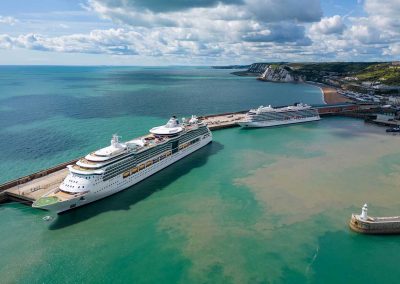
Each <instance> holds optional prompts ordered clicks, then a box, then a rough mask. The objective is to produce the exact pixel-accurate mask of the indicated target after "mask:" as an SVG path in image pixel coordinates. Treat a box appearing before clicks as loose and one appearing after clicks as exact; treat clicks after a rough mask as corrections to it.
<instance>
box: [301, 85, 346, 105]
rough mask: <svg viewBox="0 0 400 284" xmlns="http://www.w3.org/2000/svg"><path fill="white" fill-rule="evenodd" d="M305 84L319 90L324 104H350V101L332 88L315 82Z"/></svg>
mask: <svg viewBox="0 0 400 284" xmlns="http://www.w3.org/2000/svg"><path fill="white" fill-rule="evenodd" d="M305 84H309V85H311V86H315V87H318V88H319V89H320V90H321V94H322V98H323V100H324V103H325V104H340V103H350V102H352V101H351V100H350V99H348V98H346V97H345V96H343V95H341V94H339V93H338V91H337V89H336V88H334V87H331V86H328V85H324V84H321V83H316V82H305Z"/></svg>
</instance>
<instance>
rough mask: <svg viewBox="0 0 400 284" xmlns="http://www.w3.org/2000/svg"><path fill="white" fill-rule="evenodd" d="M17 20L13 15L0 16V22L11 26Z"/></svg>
mask: <svg viewBox="0 0 400 284" xmlns="http://www.w3.org/2000/svg"><path fill="white" fill-rule="evenodd" d="M18 22H19V21H18V20H17V19H16V18H14V17H10V16H6V17H5V16H0V24H6V25H10V26H13V25H15V24H16V23H18Z"/></svg>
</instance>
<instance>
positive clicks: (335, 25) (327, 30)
mask: <svg viewBox="0 0 400 284" xmlns="http://www.w3.org/2000/svg"><path fill="white" fill-rule="evenodd" d="M344 28H345V25H344V23H343V20H342V17H341V16H339V15H335V16H333V17H327V18H322V19H321V21H319V22H318V23H314V24H312V25H311V28H310V30H311V32H315V33H321V34H326V35H327V34H341V33H342V32H343V30H344Z"/></svg>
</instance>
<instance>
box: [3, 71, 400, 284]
mask: <svg viewBox="0 0 400 284" xmlns="http://www.w3.org/2000/svg"><path fill="white" fill-rule="evenodd" d="M42 68H43V69H41V68H37V69H36V68H33V67H30V68H27V69H25V68H23V67H19V68H16V69H15V71H12V72H10V70H9V69H6V70H5V69H1V68H0V70H1V72H0V73H1V76H2V77H3V78H5V77H7V78H9V79H10V80H9V85H7V84H5V83H4V84H2V86H1V89H2V92H1V101H0V102H1V103H0V106H1V112H0V113H1V120H0V123H1V124H2V127H1V128H0V129H1V133H0V135H2V139H1V141H2V142H1V143H7V145H8V147H9V150H8V151H10V152H8V151H6V150H4V149H3V148H4V147H1V149H2V150H1V151H3V152H1V170H2V171H4V172H5V176H2V179H3V180H6V179H8V178H13V177H16V176H18V175H20V174H23V173H26V172H30V171H33V170H36V169H40V168H42V167H43V166H48V165H52V164H54V163H56V162H59V161H64V160H66V159H69V158H74V157H76V156H79V155H82V154H85V153H86V152H88V151H90V150H93V149H95V148H96V147H99V146H102V145H105V144H107V143H108V140H109V136H110V134H111V133H113V132H118V133H119V134H121V135H123V136H124V137H132V136H135V135H139V134H142V133H144V132H146V131H147V129H148V128H149V127H151V126H154V125H155V124H158V123H162V122H163V121H164V120H165V118H167V117H168V116H169V115H170V113H171V112H172V113H177V114H178V115H179V116H182V115H188V114H191V113H192V112H196V113H213V112H221V111H231V110H241V109H246V108H249V107H251V106H254V105H258V104H266V103H269V102H271V103H272V104H275V105H280V104H286V103H292V102H294V101H305V102H308V103H320V102H321V95H320V93H319V90H318V89H315V88H313V87H310V86H305V85H282V84H268V83H262V82H258V81H255V80H254V78H237V77H232V76H231V75H229V73H228V72H227V71H226V70H211V69H204V68H200V69H194V68H175V69H172V68H151V69H148V68H146V69H143V68H82V69H73V68H64V67H52V68H44V67H42ZM116 74H118V75H116ZM115 76H117V77H118V78H119V79H118V80H116V79H115V81H113V80H114V79H110V78H115ZM23 78H25V79H23ZM65 78H69V79H65ZM71 78H74V79H71ZM84 78H86V79H84ZM93 78H97V79H93ZM98 78H102V79H101V80H100V79H98ZM121 78H122V79H121ZM4 81H6V80H1V82H4ZM19 81H20V82H19ZM17 82H19V83H17ZM12 85H14V86H16V87H15V88H12V87H11V86H12ZM43 85H45V86H46V87H45V86H43ZM5 90H14V92H13V93H10V92H8V91H5ZM206 90H209V92H206ZM249 90H252V91H249ZM193 94H196V95H193ZM198 96H201V97H200V98H199V97H198ZM132 97H134V98H132ZM149 97H150V98H149ZM228 98H230V99H228ZM121 100H122V101H121ZM215 102H220V103H218V105H215ZM143 108H147V109H148V113H147V114H146V111H145V110H144V109H143ZM193 109H194V110H196V111H192V110H193ZM46 111H47V112H46ZM43 112H44V113H43ZM5 119H7V121H9V123H6V121H4V120H5ZM5 138H7V139H6V140H7V141H4V140H5ZM399 139H400V138H399V137H396V136H391V135H386V134H385V133H384V129H382V128H378V127H375V126H371V125H365V124H364V122H362V121H360V120H354V119H347V118H327V119H323V120H321V121H319V122H316V123H309V124H303V125H293V126H290V127H278V128H270V129H255V130H243V129H239V128H235V129H227V130H221V131H216V132H214V142H213V143H212V144H210V145H209V146H207V147H205V148H203V149H201V150H199V151H198V152H196V153H194V154H192V155H191V156H189V157H187V158H185V159H183V160H181V161H179V162H177V163H176V164H174V165H172V166H170V167H168V168H167V169H165V170H163V171H161V172H160V173H158V174H156V175H154V176H152V177H150V178H148V179H147V180H145V181H144V182H142V183H140V184H138V185H136V186H134V187H132V188H131V189H130V190H126V191H124V192H121V193H120V194H116V195H114V196H111V197H109V198H106V199H104V200H101V201H99V202H96V203H93V204H90V205H88V206H85V207H83V208H80V209H77V210H74V211H71V212H69V213H67V214H63V215H60V216H55V219H54V220H53V221H51V222H45V221H43V220H42V217H44V216H46V215H48V213H46V212H44V211H39V210H34V209H32V208H29V207H26V206H24V205H20V204H6V205H1V206H0V216H1V218H0V226H1V228H2V229H1V230H0V240H1V242H0V255H1V257H0V275H1V281H0V282H2V283H3V282H4V283H110V282H115V283H397V282H398V268H397V263H398V261H399V259H400V257H399V255H398V251H399V250H400V238H399V237H397V236H387V237H383V236H365V235H359V234H355V233H353V232H351V231H349V230H348V227H347V221H348V219H349V217H350V214H351V213H352V212H358V211H359V210H360V207H361V205H362V204H363V203H364V202H369V204H370V214H371V215H390V214H397V215H398V212H399V208H400V201H399V199H398V197H399V188H398V185H399V184H400V174H399V170H400V162H399V161H400V159H399V158H400V150H399V147H398V145H399V141H400V140H399ZM4 145H5V144H4Z"/></svg>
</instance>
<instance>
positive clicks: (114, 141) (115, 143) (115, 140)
mask: <svg viewBox="0 0 400 284" xmlns="http://www.w3.org/2000/svg"><path fill="white" fill-rule="evenodd" d="M111 146H114V147H116V148H118V147H119V146H120V144H119V136H118V135H117V134H113V136H112V138H111Z"/></svg>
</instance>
